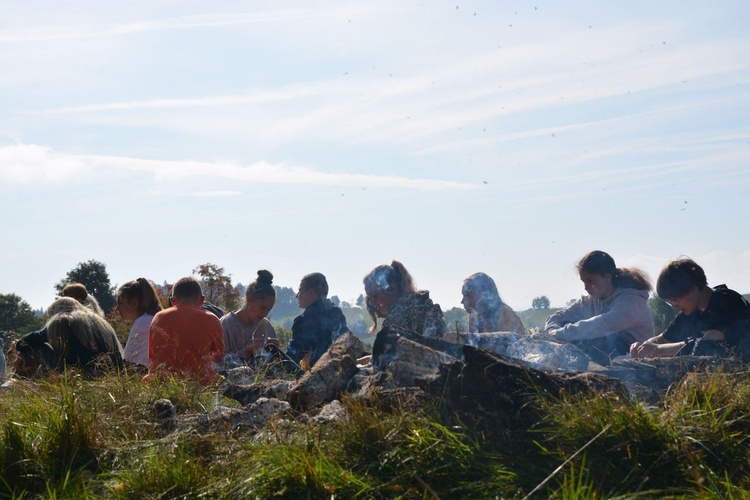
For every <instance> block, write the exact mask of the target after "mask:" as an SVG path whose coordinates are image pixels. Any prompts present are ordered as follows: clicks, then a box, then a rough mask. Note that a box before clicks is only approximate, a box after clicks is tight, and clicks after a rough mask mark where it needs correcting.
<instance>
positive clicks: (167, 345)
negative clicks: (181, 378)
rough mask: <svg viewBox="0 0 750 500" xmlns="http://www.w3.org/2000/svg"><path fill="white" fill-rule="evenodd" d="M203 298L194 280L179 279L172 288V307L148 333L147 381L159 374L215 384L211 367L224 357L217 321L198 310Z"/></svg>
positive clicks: (219, 324)
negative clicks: (191, 378) (181, 376)
mask: <svg viewBox="0 0 750 500" xmlns="http://www.w3.org/2000/svg"><path fill="white" fill-rule="evenodd" d="M204 300H205V297H204V296H203V290H201V286H200V283H198V281H197V280H196V279H195V278H192V277H186V278H180V279H179V280H177V282H176V283H175V284H174V287H172V304H173V307H170V308H169V309H165V310H163V311H159V312H158V313H157V314H156V315H155V316H154V319H153V321H152V322H151V328H150V329H149V332H148V357H149V359H150V360H151V364H150V365H149V369H148V375H146V379H149V378H151V377H153V376H154V374H155V373H157V372H159V371H162V370H163V371H168V372H171V373H177V374H184V375H188V376H193V377H197V378H198V380H199V381H200V382H201V383H202V384H204V385H208V384H210V383H211V382H213V381H214V380H216V378H217V375H216V371H215V370H214V367H213V363H215V362H217V361H219V360H220V359H221V357H222V355H223V354H224V334H223V333H222V330H221V323H220V322H219V319H218V318H217V317H216V316H215V315H213V314H211V313H210V312H208V311H205V310H204V309H201V305H202V304H203V302H204Z"/></svg>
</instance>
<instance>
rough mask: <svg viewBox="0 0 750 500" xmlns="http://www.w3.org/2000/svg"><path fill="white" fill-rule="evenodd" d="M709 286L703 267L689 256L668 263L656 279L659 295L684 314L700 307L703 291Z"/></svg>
mask: <svg viewBox="0 0 750 500" xmlns="http://www.w3.org/2000/svg"><path fill="white" fill-rule="evenodd" d="M707 288H708V281H707V280H706V273H705V272H704V271H703V268H702V267H701V266H699V265H698V264H696V263H695V261H693V260H692V259H687V258H685V259H679V260H674V261H672V262H670V263H669V264H667V265H666V266H665V267H664V269H662V270H661V273H659V279H657V280H656V293H657V295H659V297H660V298H661V299H663V300H665V301H667V302H668V303H669V304H670V305H671V306H672V307H673V308H674V309H677V310H680V311H682V312H683V313H684V314H691V313H693V312H694V311H695V310H696V309H697V308H698V304H699V301H700V296H701V293H702V292H703V291H704V290H706V289H707Z"/></svg>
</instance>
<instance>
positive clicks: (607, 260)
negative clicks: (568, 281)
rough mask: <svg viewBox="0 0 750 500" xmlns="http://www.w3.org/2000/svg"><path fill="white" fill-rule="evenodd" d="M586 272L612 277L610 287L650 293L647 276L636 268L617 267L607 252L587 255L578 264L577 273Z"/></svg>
mask: <svg viewBox="0 0 750 500" xmlns="http://www.w3.org/2000/svg"><path fill="white" fill-rule="evenodd" d="M581 271H586V272H588V273H596V274H599V275H601V276H604V275H605V274H611V275H612V286H614V287H615V288H635V289H636V290H648V291H651V289H652V286H651V280H650V279H649V277H648V275H647V274H646V273H645V272H643V271H641V270H640V269H638V268H637V267H617V266H615V259H613V258H612V257H611V256H610V255H609V254H608V253H607V252H602V251H601V250H594V251H592V252H589V253H587V254H586V255H584V256H583V258H582V259H581V260H580V262H578V272H581Z"/></svg>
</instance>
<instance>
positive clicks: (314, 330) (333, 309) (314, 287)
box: [286, 273, 349, 370]
mask: <svg viewBox="0 0 750 500" xmlns="http://www.w3.org/2000/svg"><path fill="white" fill-rule="evenodd" d="M297 304H298V305H299V307H300V308H302V309H304V312H303V313H302V314H300V315H299V316H297V317H296V318H294V323H292V338H291V339H290V340H289V343H288V344H287V346H286V353H287V355H288V356H289V357H290V358H291V359H292V360H294V361H295V362H296V363H298V364H299V365H300V366H301V367H302V368H303V369H305V370H309V369H310V368H311V367H312V366H313V365H314V364H315V363H316V362H317V361H318V359H320V357H321V356H322V355H323V353H324V352H326V351H327V350H328V348H329V347H331V344H332V343H333V341H334V340H336V339H337V338H338V337H340V336H341V335H343V334H344V333H346V332H347V331H349V328H348V327H347V326H346V318H345V317H344V313H343V312H341V309H340V308H339V307H337V306H335V305H333V303H332V302H331V301H330V300H328V282H327V281H326V277H325V276H323V275H322V274H321V273H312V274H308V275H306V276H304V277H303V278H302V281H300V284H299V290H298V291H297Z"/></svg>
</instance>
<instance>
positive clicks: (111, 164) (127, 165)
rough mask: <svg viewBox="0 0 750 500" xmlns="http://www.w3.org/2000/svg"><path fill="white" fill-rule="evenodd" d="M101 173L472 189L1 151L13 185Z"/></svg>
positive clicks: (221, 165) (296, 168)
mask: <svg viewBox="0 0 750 500" xmlns="http://www.w3.org/2000/svg"><path fill="white" fill-rule="evenodd" d="M102 169H110V170H112V169H113V170H116V171H119V172H137V173H144V174H149V175H152V176H153V177H154V178H155V179H156V180H157V181H160V180H165V179H166V180H186V179H192V180H195V179H198V180H201V179H205V178H206V175H207V174H208V173H210V178H211V179H213V180H219V179H222V180H225V181H231V182H245V183H269V184H302V185H325V186H355V187H372V188H402V189H413V190H467V189H475V188H476V187H477V186H475V185H473V184H467V183H460V182H451V181H442V180H434V179H412V178H408V177H397V176H378V175H362V174H348V173H327V172H321V171H318V170H315V169H314V168H312V167H309V166H300V165H288V164H284V163H269V162H266V161H257V162H254V163H252V164H249V165H240V164H233V163H227V162H197V161H170V160H149V159H141V158H128V157H119V156H99V155H74V154H66V153H60V152H56V151H54V150H52V149H51V148H48V147H43V146H38V145H33V144H18V145H13V146H5V147H0V180H3V181H7V182H13V183H21V184H24V183H32V182H47V183H60V182H65V181H73V180H79V181H81V180H85V179H87V177H86V176H83V173H84V172H86V173H96V172H99V171H101V170H102ZM197 193H198V194H202V195H204V196H230V195H234V194H236V191H232V190H216V191H198V192H197Z"/></svg>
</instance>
